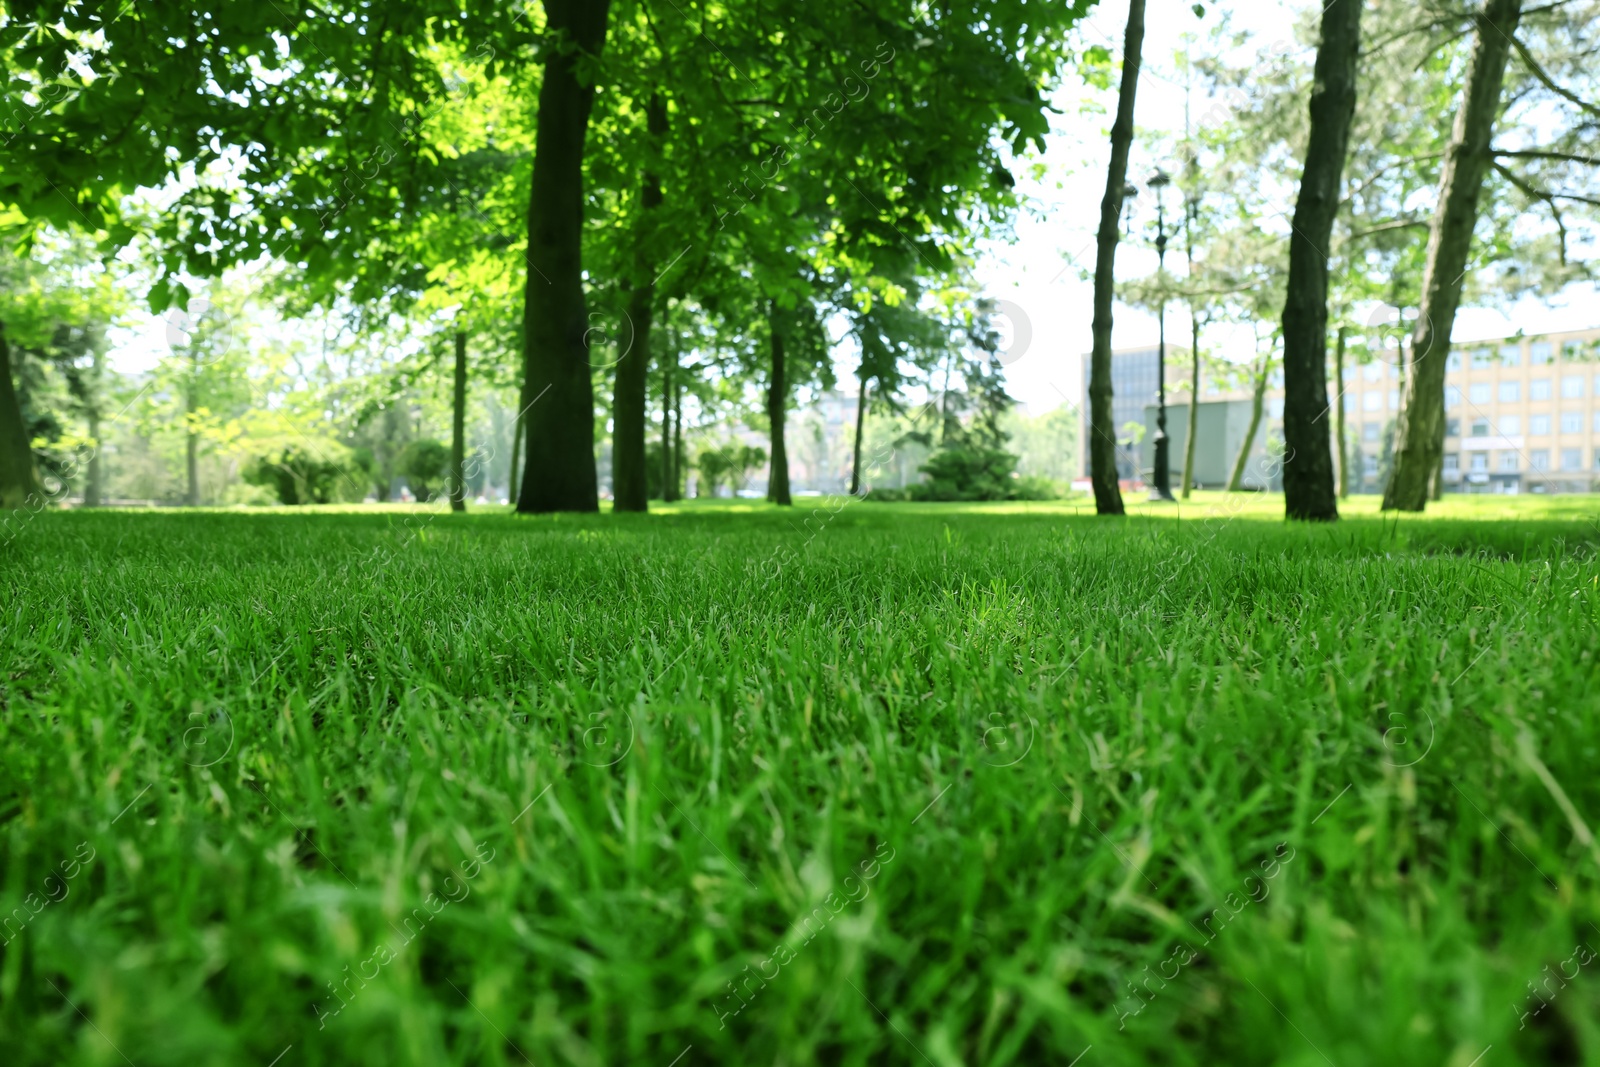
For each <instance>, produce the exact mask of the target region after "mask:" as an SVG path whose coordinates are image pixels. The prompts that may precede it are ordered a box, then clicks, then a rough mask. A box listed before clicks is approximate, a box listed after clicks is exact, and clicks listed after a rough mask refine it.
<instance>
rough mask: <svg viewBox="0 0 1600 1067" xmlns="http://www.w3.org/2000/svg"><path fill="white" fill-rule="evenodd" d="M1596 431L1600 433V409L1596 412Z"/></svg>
mask: <svg viewBox="0 0 1600 1067" xmlns="http://www.w3.org/2000/svg"><path fill="white" fill-rule="evenodd" d="M1594 432H1595V433H1600V411H1597V412H1595V413H1594Z"/></svg>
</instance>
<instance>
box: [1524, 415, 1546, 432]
mask: <svg viewBox="0 0 1600 1067" xmlns="http://www.w3.org/2000/svg"><path fill="white" fill-rule="evenodd" d="M1528 432H1529V433H1531V434H1533V436H1535V437H1544V436H1546V435H1547V434H1549V432H1550V416H1549V415H1532V416H1530V417H1529V418H1528Z"/></svg>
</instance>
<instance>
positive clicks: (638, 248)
mask: <svg viewBox="0 0 1600 1067" xmlns="http://www.w3.org/2000/svg"><path fill="white" fill-rule="evenodd" d="M645 129H646V132H647V133H648V135H649V139H650V152H649V155H650V157H652V158H660V153H661V146H662V142H663V141H665V139H666V134H667V104H666V101H665V100H663V99H662V98H661V94H660V93H654V94H652V95H651V97H650V100H649V102H648V103H647V104H646V105H645ZM661 199H662V196H661V178H660V177H659V176H658V175H657V174H656V173H655V171H654V170H653V169H651V167H649V166H647V167H646V168H645V171H644V176H643V188H642V189H641V190H640V193H639V208H640V211H639V232H638V234H637V236H636V238H635V242H634V266H633V270H634V278H633V287H632V291H631V293H630V294H629V297H628V320H629V323H630V324H631V332H632V338H633V340H632V344H631V345H630V346H629V348H628V351H627V352H626V353H625V354H624V355H623V357H622V359H621V360H619V361H618V362H617V386H616V394H615V402H614V404H613V406H612V412H611V414H612V423H611V444H612V447H611V492H612V494H613V496H614V498H615V502H614V504H613V505H612V508H613V510H615V511H648V510H649V509H650V477H649V472H648V471H647V470H646V469H645V447H644V431H645V423H646V422H647V421H648V420H649V414H648V402H647V398H646V393H647V389H646V385H647V384H648V382H649V379H650V329H651V326H652V325H653V324H654V319H653V316H654V312H655V294H656V286H655V281H654V280H653V279H654V277H655V265H654V262H653V260H652V259H651V256H650V249H651V247H652V246H653V234H652V230H653V228H654V226H655V216H656V214H657V211H656V209H657V208H659V207H660V206H661ZM646 278H650V279H652V280H651V281H645V280H644V279H646Z"/></svg>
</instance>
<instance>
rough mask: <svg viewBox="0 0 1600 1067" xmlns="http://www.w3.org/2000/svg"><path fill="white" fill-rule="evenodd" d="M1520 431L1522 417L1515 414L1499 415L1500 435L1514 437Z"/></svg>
mask: <svg viewBox="0 0 1600 1067" xmlns="http://www.w3.org/2000/svg"><path fill="white" fill-rule="evenodd" d="M1521 432H1522V419H1521V417H1519V416H1517V415H1501V416H1500V435H1501V436H1502V437H1515V436H1517V434H1519V433H1521Z"/></svg>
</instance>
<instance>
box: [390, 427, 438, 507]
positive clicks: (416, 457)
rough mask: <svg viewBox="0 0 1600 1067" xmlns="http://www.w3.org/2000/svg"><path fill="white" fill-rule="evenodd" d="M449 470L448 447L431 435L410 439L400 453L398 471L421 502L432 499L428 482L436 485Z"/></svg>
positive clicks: (431, 491)
mask: <svg viewBox="0 0 1600 1067" xmlns="http://www.w3.org/2000/svg"><path fill="white" fill-rule="evenodd" d="M449 470H450V449H449V447H448V446H446V445H445V444H444V443H443V442H441V441H436V440H434V439H433V438H431V437H425V438H421V439H419V440H416V441H412V442H411V443H410V444H408V445H406V447H405V451H403V452H401V453H400V463H399V473H400V475H401V476H402V477H403V478H405V480H406V483H407V484H408V485H410V486H411V492H412V493H413V495H415V496H416V498H417V499H418V500H419V501H421V502H423V503H427V502H428V501H430V500H432V499H433V490H432V489H431V488H430V487H429V483H430V482H431V483H433V484H435V485H437V484H438V483H439V481H440V479H442V478H443V477H444V476H445V474H446V473H447V472H448V471H449Z"/></svg>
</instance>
